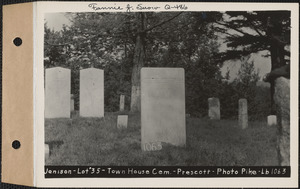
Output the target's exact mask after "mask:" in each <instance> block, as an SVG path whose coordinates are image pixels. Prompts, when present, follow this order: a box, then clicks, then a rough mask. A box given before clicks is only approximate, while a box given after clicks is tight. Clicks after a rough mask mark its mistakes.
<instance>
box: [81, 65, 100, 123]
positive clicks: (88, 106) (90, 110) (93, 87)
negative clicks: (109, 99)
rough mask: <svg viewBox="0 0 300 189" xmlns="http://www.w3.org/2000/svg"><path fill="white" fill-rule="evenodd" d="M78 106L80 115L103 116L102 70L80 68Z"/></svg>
mask: <svg viewBox="0 0 300 189" xmlns="http://www.w3.org/2000/svg"><path fill="white" fill-rule="evenodd" d="M79 104H80V107H79V115H80V116H82V117H104V74H103V70H100V69H96V68H88V69H83V70H80V103H79Z"/></svg>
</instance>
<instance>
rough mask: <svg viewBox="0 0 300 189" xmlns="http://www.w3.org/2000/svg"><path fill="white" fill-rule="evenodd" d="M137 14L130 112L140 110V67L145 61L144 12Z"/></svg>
mask: <svg viewBox="0 0 300 189" xmlns="http://www.w3.org/2000/svg"><path fill="white" fill-rule="evenodd" d="M138 14H139V21H140V26H139V32H138V34H137V36H136V42H135V49H134V57H133V68H132V75H131V103H130V111H131V112H140V111H141V68H142V67H143V65H144V62H145V56H146V55H145V37H146V36H145V33H143V32H142V31H143V30H144V23H145V22H144V19H145V16H144V13H138Z"/></svg>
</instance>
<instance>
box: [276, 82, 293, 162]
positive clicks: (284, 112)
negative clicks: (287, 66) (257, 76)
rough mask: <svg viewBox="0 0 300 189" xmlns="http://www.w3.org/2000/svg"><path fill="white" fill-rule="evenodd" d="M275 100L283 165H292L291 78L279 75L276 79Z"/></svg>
mask: <svg viewBox="0 0 300 189" xmlns="http://www.w3.org/2000/svg"><path fill="white" fill-rule="evenodd" d="M274 102H275V104H276V107H277V118H278V122H277V124H278V128H279V133H278V142H277V144H278V151H279V163H280V165H281V166H289V165H290V80H289V79H286V78H284V77H279V78H277V79H276V80H275V93H274Z"/></svg>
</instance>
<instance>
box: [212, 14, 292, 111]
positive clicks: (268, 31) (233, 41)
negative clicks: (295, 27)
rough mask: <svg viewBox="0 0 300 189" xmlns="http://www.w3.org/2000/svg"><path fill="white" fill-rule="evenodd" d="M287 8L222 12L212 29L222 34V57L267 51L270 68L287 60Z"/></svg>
mask: <svg viewBox="0 0 300 189" xmlns="http://www.w3.org/2000/svg"><path fill="white" fill-rule="evenodd" d="M290 14H291V13H290V11H253V12H226V14H224V16H223V19H222V20H221V21H216V25H215V26H216V30H217V31H219V32H222V33H224V34H225V35H226V42H227V46H228V47H229V48H230V49H229V50H227V51H226V52H224V53H222V59H223V60H230V59H239V58H241V57H243V56H247V55H249V54H251V53H256V52H259V51H264V50H267V51H268V52H269V53H268V54H267V55H266V56H270V57H271V64H272V68H271V70H274V69H276V68H279V67H281V66H284V65H286V64H287V63H289V56H290V52H289V50H288V48H287V47H288V46H289V45H290ZM273 93H274V82H271V113H274V112H275V106H274V100H273Z"/></svg>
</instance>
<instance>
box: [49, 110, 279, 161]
mask: <svg viewBox="0 0 300 189" xmlns="http://www.w3.org/2000/svg"><path fill="white" fill-rule="evenodd" d="M76 114H77V113H76V112H72V117H73V118H72V119H64V118H55V119H46V120H45V141H46V143H47V142H51V141H56V142H57V144H59V145H55V142H53V144H52V146H50V150H51V152H50V157H49V158H48V159H46V165H60V166H63V165H98V166H101V165H102V166H108V165H109V166H113V165H115V166H271V165H277V151H276V132H277V131H276V127H275V126H272V127H270V126H267V122H266V121H249V127H248V128H246V129H241V128H239V127H238V121H237V120H209V119H208V118H193V117H187V118H186V134H187V136H186V140H187V141H186V147H176V146H172V145H168V144H164V143H163V149H162V150H160V151H152V152H144V151H142V150H141V125H140V114H131V113H129V112H125V114H127V115H128V127H127V129H121V130H119V129H117V116H118V115H123V114H124V112H115V113H105V117H104V118H82V117H78V116H76Z"/></svg>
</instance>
